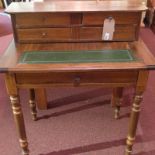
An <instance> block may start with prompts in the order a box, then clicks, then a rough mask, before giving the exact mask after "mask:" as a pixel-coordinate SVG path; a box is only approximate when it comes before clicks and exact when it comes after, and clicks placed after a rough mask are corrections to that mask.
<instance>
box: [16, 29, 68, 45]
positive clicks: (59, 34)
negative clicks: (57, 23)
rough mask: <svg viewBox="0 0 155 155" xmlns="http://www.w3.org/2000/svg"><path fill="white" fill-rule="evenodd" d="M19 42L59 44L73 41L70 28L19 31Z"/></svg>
mask: <svg viewBox="0 0 155 155" xmlns="http://www.w3.org/2000/svg"><path fill="white" fill-rule="evenodd" d="M17 37H18V41H19V42H32V43H33V42H34V43H35V42H37V43H39V42H51V41H52V42H57V41H60V42H61V41H62V42H63V41H66V40H70V39H71V29H70V28H36V29H33V28H32V29H17Z"/></svg>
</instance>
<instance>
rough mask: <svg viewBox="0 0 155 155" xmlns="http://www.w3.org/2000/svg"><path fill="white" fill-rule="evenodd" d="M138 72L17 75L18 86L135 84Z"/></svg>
mask: <svg viewBox="0 0 155 155" xmlns="http://www.w3.org/2000/svg"><path fill="white" fill-rule="evenodd" d="M137 75H138V73H137V71H104V72H99V71H91V72H68V73H67V72H57V73H26V74H22V73H21V74H20V73H18V74H16V81H17V83H18V84H65V83H70V84H75V85H76V84H78V85H80V84H93V83H135V82H136V80H137Z"/></svg>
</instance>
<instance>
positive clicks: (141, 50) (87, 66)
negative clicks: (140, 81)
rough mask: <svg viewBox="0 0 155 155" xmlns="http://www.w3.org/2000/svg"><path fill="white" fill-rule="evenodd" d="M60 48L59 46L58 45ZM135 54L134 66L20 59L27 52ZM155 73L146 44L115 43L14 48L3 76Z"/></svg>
mask: <svg viewBox="0 0 155 155" xmlns="http://www.w3.org/2000/svg"><path fill="white" fill-rule="evenodd" d="M58 44H59V45H58ZM62 49H63V50H64V51H66V50H111V49H112V50H118V49H121V50H122V49H129V50H132V51H133V53H134V56H136V57H137V58H138V59H139V60H138V61H134V62H99V63H68V64H67V63H65V64H64V63H56V64H50V63H49V64H21V63H18V59H19V57H20V55H21V53H22V52H24V51H32V50H35V51H52V50H54V51H60V50H62ZM123 69H155V58H154V57H153V55H152V54H151V53H150V52H149V50H148V49H147V47H146V46H145V45H144V43H143V41H141V40H139V41H136V42H129V43H128V42H123V43H122V42H117V43H116V42H112V43H106V42H105V43H49V44H17V46H15V43H14V41H12V43H11V44H10V46H9V47H8V49H7V50H6V52H5V54H4V55H3V56H2V57H1V58H0V72H8V71H13V72H52V71H86V70H123Z"/></svg>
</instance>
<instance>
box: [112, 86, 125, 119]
mask: <svg viewBox="0 0 155 155" xmlns="http://www.w3.org/2000/svg"><path fill="white" fill-rule="evenodd" d="M122 96H123V88H122V87H117V88H113V94H112V99H111V105H112V106H113V107H114V108H115V119H118V118H119V115H120V106H121V102H122Z"/></svg>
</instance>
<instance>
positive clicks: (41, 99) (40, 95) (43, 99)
mask: <svg viewBox="0 0 155 155" xmlns="http://www.w3.org/2000/svg"><path fill="white" fill-rule="evenodd" d="M35 98H36V102H37V107H38V109H40V110H46V109H47V96H46V90H45V89H42V88H41V89H35Z"/></svg>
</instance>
